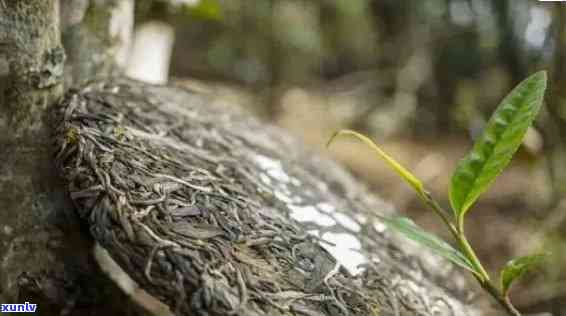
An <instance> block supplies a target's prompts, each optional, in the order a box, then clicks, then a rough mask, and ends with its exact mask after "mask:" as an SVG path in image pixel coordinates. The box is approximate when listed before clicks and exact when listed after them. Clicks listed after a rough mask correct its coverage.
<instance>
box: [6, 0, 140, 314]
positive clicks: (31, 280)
mask: <svg viewBox="0 0 566 316" xmlns="http://www.w3.org/2000/svg"><path fill="white" fill-rule="evenodd" d="M58 14H59V12H58V5H57V1H54V0H26V1H11V0H2V1H0V49H1V52H0V64H4V65H7V69H6V70H7V71H5V72H4V73H3V77H2V78H1V81H2V84H1V86H2V88H3V90H2V93H1V95H2V100H1V101H2V103H1V106H0V148H1V150H0V161H1V163H0V302H2V303H11V302H14V303H15V302H20V303H22V302H24V301H28V302H33V303H37V304H39V308H38V309H39V313H40V314H42V315H57V314H59V313H63V314H77V315H78V314H82V315H85V314H91V315H95V314H96V315H100V314H102V313H112V312H114V313H116V312H117V311H118V310H122V311H123V312H125V313H128V310H129V309H130V307H128V306H126V307H125V308H123V306H120V307H119V306H118V304H116V302H120V303H122V304H123V302H127V300H126V299H124V295H123V294H121V293H120V292H119V291H118V290H117V288H116V287H115V286H114V284H113V283H112V282H109V281H108V280H107V279H106V278H105V277H104V275H103V274H102V273H99V272H98V269H97V266H96V265H95V264H94V261H93V260H92V256H91V247H92V241H91V240H90V238H88V235H86V234H84V233H81V232H80V228H81V227H80V222H79V221H78V219H77V216H76V215H75V212H74V210H73V208H72V203H71V202H70V200H69V199H68V197H67V194H66V193H65V191H64V189H63V186H62V184H61V182H60V180H59V178H58V176H57V173H56V172H55V168H54V163H53V155H52V151H53V148H52V145H51V138H50V132H49V131H50V129H49V127H48V124H47V121H46V110H47V108H48V107H49V106H51V105H53V104H54V103H55V102H57V101H59V100H60V98H61V96H62V93H63V85H62V81H63V65H64V61H65V54H64V51H63V48H62V47H61V45H60V35H59V19H58ZM117 307H119V308H120V309H117ZM122 311H121V312H122ZM121 312H120V313H121Z"/></svg>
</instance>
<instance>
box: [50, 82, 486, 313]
mask: <svg viewBox="0 0 566 316" xmlns="http://www.w3.org/2000/svg"><path fill="white" fill-rule="evenodd" d="M210 100H211V99H210V98H208V97H207V96H204V95H202V94H198V93H194V92H191V91H189V90H186V89H182V88H179V87H167V86H152V85H147V84H143V83H139V82H135V81H131V80H126V79H113V80H107V81H101V82H94V83H91V84H89V85H87V86H85V87H83V88H81V89H80V90H77V91H74V92H73V93H70V94H69V95H68V96H67V98H66V100H65V101H64V102H63V105H62V106H61V107H59V108H58V110H57V112H56V119H55V121H56V123H55V127H56V129H57V135H56V141H57V144H58V145H57V148H58V154H57V160H58V164H59V166H60V169H61V171H62V173H63V175H64V178H65V180H66V181H67V183H68V189H69V191H70V194H71V197H72V199H73V200H74V202H75V204H76V207H77V210H78V212H79V213H80V214H81V217H82V218H84V219H85V220H87V221H88V223H89V226H90V231H91V233H92V234H93V236H94V238H95V239H96V240H97V241H98V242H99V243H100V244H101V245H102V246H103V247H105V248H106V249H107V250H108V251H109V253H110V255H111V256H112V258H113V259H114V260H116V261H117V262H118V263H119V264H120V266H121V267H122V268H123V269H124V270H125V271H126V272H127V273H128V274H129V275H131V276H132V277H133V279H134V280H135V281H137V282H138V283H139V284H140V285H141V286H142V287H143V288H144V289H145V290H146V291H148V292H149V293H151V294H152V295H154V296H155V297H157V298H159V299H160V300H162V301H163V302H165V303H166V304H167V305H169V306H170V307H171V309H172V310H173V311H174V312H175V314H179V315H226V314H238V315H353V314H360V315H477V314H479V313H480V310H479V307H478V306H479V305H476V306H475V307H474V304H472V302H469V300H468V299H467V297H469V292H468V287H467V285H466V282H465V281H464V279H463V277H462V275H461V274H460V271H455V270H454V268H453V266H452V265H451V264H449V263H448V262H446V261H445V260H443V259H441V258H439V257H436V256H434V255H432V254H431V253H428V252H427V251H426V250H423V249H417V248H412V249H411V247H412V244H409V243H408V242H407V241H406V240H404V239H398V238H397V237H396V235H394V234H392V233H391V232H390V231H389V230H387V229H385V226H384V225H383V223H381V222H380V221H379V220H378V219H377V218H376V217H375V216H374V215H373V214H375V213H374V212H378V213H380V214H384V215H387V214H391V213H392V212H393V210H392V208H391V207H390V206H389V205H387V204H386V203H384V202H383V201H381V200H379V199H378V198H377V197H375V196H373V195H372V194H370V193H369V192H368V191H367V190H366V189H365V188H364V187H363V186H361V185H360V184H359V183H357V182H356V181H355V180H354V179H353V178H352V177H351V176H350V175H349V174H348V173H347V172H345V171H344V170H343V169H342V168H341V167H339V166H338V165H336V164H335V163H333V162H331V161H329V160H326V159H323V158H320V157H318V156H317V155H315V154H313V153H310V152H309V151H308V150H307V149H305V148H304V146H303V145H302V144H300V143H299V142H298V141H296V140H295V139H293V138H291V137H290V136H288V135H287V134H286V133H284V132H282V131H281V130H278V129H276V128H274V127H272V126H268V125H263V124H261V123H259V122H257V121H256V120H254V119H252V118H250V117H249V116H248V115H245V114H242V113H239V112H237V111H234V110H233V109H229V108H228V107H223V106H218V105H215V104H212V102H211V101H210Z"/></svg>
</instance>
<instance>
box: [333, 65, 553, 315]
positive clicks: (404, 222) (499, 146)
mask: <svg viewBox="0 0 566 316" xmlns="http://www.w3.org/2000/svg"><path fill="white" fill-rule="evenodd" d="M545 90H546V72H544V71H540V72H537V73H535V74H533V75H531V76H530V77H528V78H527V79H525V80H523V81H522V82H521V83H519V84H518V85H517V86H516V87H515V88H514V89H513V90H512V91H511V92H510V93H509V94H508V95H507V96H506V97H505V98H504V99H503V101H501V103H500V104H499V106H498V107H497V109H496V110H495V112H494V113H493V114H492V116H491V118H490V119H489V121H488V123H487V125H486V127H485V129H484V131H483V134H482V135H481V136H480V137H479V138H478V139H477V141H476V142H475V144H474V146H473V148H472V150H471V151H470V152H469V153H468V154H467V155H466V157H464V159H462V160H461V161H460V162H459V163H458V166H457V167H456V170H455V171H454V173H453V175H452V181H451V185H450V192H449V195H448V196H449V199H450V205H451V208H452V212H450V213H449V212H446V211H445V210H444V209H443V208H442V207H441V206H440V205H439V204H438V203H437V202H436V201H435V200H434V199H433V198H432V196H431V195H430V194H429V192H428V191H427V190H426V189H425V187H424V185H423V183H422V181H420V180H419V179H418V178H417V177H416V176H415V175H413V174H412V173H411V172H410V171H409V170H407V169H406V168H405V167H403V166H402V165H401V164H400V163H399V162H397V161H396V160H395V159H393V158H392V157H391V156H389V155H388V154H387V153H386V152H384V151H383V150H382V149H381V148H379V146H378V145H377V144H376V143H375V142H373V141H372V140H371V139H370V138H368V137H366V136H364V135H362V134H360V133H357V132H355V131H351V130H341V131H339V132H337V133H336V134H334V136H332V138H330V140H329V142H328V146H329V145H330V144H331V143H332V142H333V141H334V140H335V139H336V137H338V136H353V137H355V138H357V139H359V140H361V141H362V142H363V143H365V144H366V145H368V146H369V147H371V148H372V149H373V150H374V151H375V152H376V153H377V155H378V157H379V158H380V159H382V160H383V161H385V162H386V163H387V165H388V166H389V167H391V169H393V170H394V171H395V172H396V173H397V174H398V175H399V176H400V177H401V178H402V179H403V180H405V182H407V184H409V186H411V187H412V188H413V189H414V190H415V192H416V193H417V195H418V196H419V198H420V199H421V200H422V201H423V202H424V203H425V204H426V205H428V206H429V207H430V208H431V209H432V211H433V212H434V213H435V214H436V215H438V216H439V217H440V218H441V219H442V221H443V222H444V224H445V225H446V226H447V228H448V230H449V231H450V233H451V234H452V236H453V238H454V241H455V242H456V247H453V246H451V245H450V244H448V243H447V242H445V241H444V240H442V239H440V238H439V237H437V236H435V235H433V234H431V233H429V232H426V231H424V230H423V229H422V228H420V227H418V226H417V225H416V224H415V223H414V222H413V221H411V220H410V219H408V218H385V217H383V216H379V218H380V219H381V220H382V221H383V222H384V223H385V224H386V225H387V226H388V227H390V228H391V229H392V230H395V231H398V232H400V233H401V234H403V235H404V236H406V237H408V238H410V239H412V240H414V241H416V242H417V243H419V244H421V245H423V246H425V247H427V248H429V249H431V250H432V251H434V252H435V253H437V254H439V255H441V256H443V257H445V258H446V259H448V260H450V261H451V262H452V263H454V264H456V265H458V266H460V267H462V268H465V269H467V270H468V271H470V272H471V273H472V274H473V276H474V278H475V279H476V280H477V281H478V282H479V284H480V285H481V286H482V288H483V289H485V290H486V291H487V292H488V293H489V294H490V295H491V296H493V298H494V299H495V300H496V301H497V302H498V303H499V304H501V306H502V307H503V308H504V309H505V310H506V311H507V313H509V315H513V316H520V315H521V314H520V313H519V311H517V309H516V308H515V307H514V306H513V304H512V303H511V301H510V299H509V289H510V287H511V285H512V283H513V282H514V281H515V280H516V279H518V278H520V277H521V276H522V275H524V274H525V273H526V272H527V271H529V270H531V269H532V268H533V267H535V266H537V265H539V264H540V263H541V261H542V260H543V259H544V256H545V255H543V254H535V255H530V256H524V257H519V258H515V259H512V260H510V261H509V262H508V263H507V264H506V265H505V266H504V267H503V269H502V270H501V272H500V277H499V279H500V280H499V284H497V283H494V282H493V281H492V280H491V278H490V276H489V274H488V273H487V271H486V270H485V268H484V267H483V265H482V263H481V262H480V260H479V259H478V257H477V256H476V254H475V251H474V250H473V248H472V246H471V245H470V243H469V242H468V239H467V237H466V235H465V232H464V226H465V216H466V214H467V212H468V211H469V210H470V209H471V208H472V206H473V205H474V203H475V202H476V201H477V199H478V198H479V197H480V195H481V194H482V193H483V192H484V191H486V190H487V189H488V188H489V186H490V185H491V183H492V182H493V180H495V178H496V177H497V176H498V175H499V174H500V173H501V172H502V171H503V169H504V168H505V167H506V166H507V165H508V164H509V161H510V160H511V158H512V157H513V155H514V154H515V152H516V151H517V149H518V148H519V146H520V145H521V143H522V142H523V137H524V136H525V133H526V132H527V129H528V128H529V127H530V126H531V124H532V123H533V121H534V119H535V117H536V116H537V113H538V112H539V110H540V108H541V106H542V102H543V98H544V92H545Z"/></svg>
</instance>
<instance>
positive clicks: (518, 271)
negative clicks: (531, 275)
mask: <svg viewBox="0 0 566 316" xmlns="http://www.w3.org/2000/svg"><path fill="white" fill-rule="evenodd" d="M547 256H548V255H547V254H536V255H531V256H524V257H519V258H515V259H513V260H510V261H509V262H507V264H506V265H505V267H503V270H501V280H500V281H501V291H502V292H503V294H504V295H507V293H508V292H509V288H510V287H511V284H512V283H513V281H515V280H516V279H518V278H520V277H521V276H522V275H523V274H525V273H526V272H527V271H529V270H531V269H533V268H535V267H536V266H538V265H539V264H540V263H541V262H542V261H543V260H544V259H545V258H546V257H547Z"/></svg>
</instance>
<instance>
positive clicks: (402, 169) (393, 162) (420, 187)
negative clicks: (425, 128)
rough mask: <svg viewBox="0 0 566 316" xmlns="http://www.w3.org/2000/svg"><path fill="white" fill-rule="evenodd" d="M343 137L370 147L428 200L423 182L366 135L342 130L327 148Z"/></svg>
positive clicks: (333, 137)
mask: <svg viewBox="0 0 566 316" xmlns="http://www.w3.org/2000/svg"><path fill="white" fill-rule="evenodd" d="M341 135H351V136H354V137H356V138H357V139H359V140H361V141H362V142H364V143H365V144H366V145H368V146H369V147H370V148H371V149H373V150H374V151H375V152H376V153H377V155H378V156H379V157H380V158H381V159H383V160H384V161H385V162H386V163H387V164H388V165H389V167H391V169H393V170H394V171H395V172H397V174H398V175H399V176H400V177H401V178H402V179H403V180H405V181H406V182H407V183H408V184H409V185H410V186H411V187H413V189H415V191H417V193H418V195H419V196H420V197H421V198H423V199H424V200H426V196H425V189H424V187H423V184H422V182H421V181H420V180H419V179H417V177H415V176H414V175H413V174H412V173H411V172H410V171H409V170H407V169H405V167H403V166H402V165H401V164H399V163H398V162H397V161H396V160H395V159H393V158H392V157H391V156H389V155H388V154H387V153H386V152H384V151H383V150H382V149H381V148H379V146H378V145H377V144H376V143H375V142H374V141H372V140H371V139H370V138H368V137H367V136H364V135H362V134H360V133H358V132H354V131H351V130H341V131H339V132H337V133H335V134H334V135H333V136H332V137H331V138H330V140H329V141H328V143H327V144H326V146H330V144H331V143H332V142H333V141H334V139H335V138H336V137H338V136H341Z"/></svg>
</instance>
